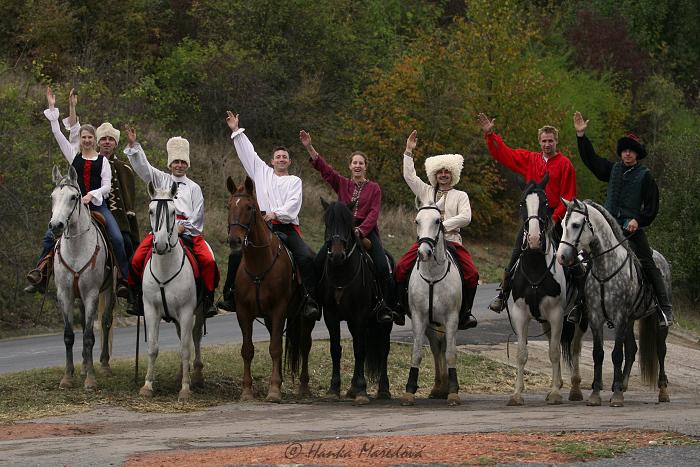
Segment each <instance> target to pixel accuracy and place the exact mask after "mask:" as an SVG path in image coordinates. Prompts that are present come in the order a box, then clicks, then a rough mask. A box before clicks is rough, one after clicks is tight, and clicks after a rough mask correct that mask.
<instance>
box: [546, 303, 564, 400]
mask: <svg viewBox="0 0 700 467" xmlns="http://www.w3.org/2000/svg"><path fill="white" fill-rule="evenodd" d="M562 319H563V311H562V310H561V308H558V307H557V308H555V309H554V312H553V317H552V321H550V325H551V326H550V332H549V362H550V363H551V365H552V389H551V390H550V391H549V394H547V397H546V398H545V402H546V403H547V404H549V405H558V404H561V401H562V397H561V394H560V393H559V389H561V387H562V386H563V381H562V378H561V332H562V324H563V323H562Z"/></svg>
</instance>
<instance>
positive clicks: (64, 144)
mask: <svg viewBox="0 0 700 467" xmlns="http://www.w3.org/2000/svg"><path fill="white" fill-rule="evenodd" d="M46 102H47V104H48V108H47V109H46V110H44V115H45V116H46V118H47V119H48V121H49V122H50V123H51V132H52V133H53V136H54V138H56V142H57V143H58V147H59V148H60V149H61V152H62V153H63V156H64V157H65V158H66V160H67V161H68V163H69V164H71V163H73V159H75V155H76V154H77V153H78V151H77V150H76V148H74V147H73V146H72V145H71V144H70V142H69V141H68V140H67V139H66V137H65V136H64V134H63V132H62V131H61V127H60V126H59V124H58V117H59V111H58V109H57V108H56V96H54V94H53V91H51V87H50V86H47V87H46Z"/></svg>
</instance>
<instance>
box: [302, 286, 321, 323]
mask: <svg viewBox="0 0 700 467" xmlns="http://www.w3.org/2000/svg"><path fill="white" fill-rule="evenodd" d="M302 316H303V317H304V318H306V319H312V320H314V321H320V320H321V308H320V307H319V306H318V303H316V300H314V298H313V297H312V296H311V294H310V293H308V292H307V293H306V296H305V297H304V309H303V310H302Z"/></svg>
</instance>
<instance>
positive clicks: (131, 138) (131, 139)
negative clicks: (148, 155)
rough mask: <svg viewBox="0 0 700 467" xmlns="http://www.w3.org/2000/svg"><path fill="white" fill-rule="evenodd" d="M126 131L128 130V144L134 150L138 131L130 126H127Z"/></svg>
mask: <svg viewBox="0 0 700 467" xmlns="http://www.w3.org/2000/svg"><path fill="white" fill-rule="evenodd" d="M124 129H125V130H126V142H127V144H128V145H129V147H130V148H132V147H134V144H135V143H136V130H135V129H134V127H132V126H130V125H126V126H125V127H124Z"/></svg>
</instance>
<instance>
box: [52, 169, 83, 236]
mask: <svg viewBox="0 0 700 467" xmlns="http://www.w3.org/2000/svg"><path fill="white" fill-rule="evenodd" d="M53 182H54V184H55V185H56V187H55V188H54V189H53V192H52V193H51V220H50V221H49V229H50V230H51V233H53V234H54V236H56V237H60V236H61V235H63V231H64V230H65V229H70V225H71V224H74V223H75V222H76V221H77V217H75V218H74V217H73V216H74V215H75V214H76V212H77V213H78V216H80V211H81V210H82V208H83V203H82V202H81V199H82V195H81V193H80V186H79V185H78V174H77V172H76V171H75V168H74V167H73V166H70V168H69V169H68V173H67V174H66V175H62V174H61V172H60V171H59V169H58V167H57V166H54V167H53Z"/></svg>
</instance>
